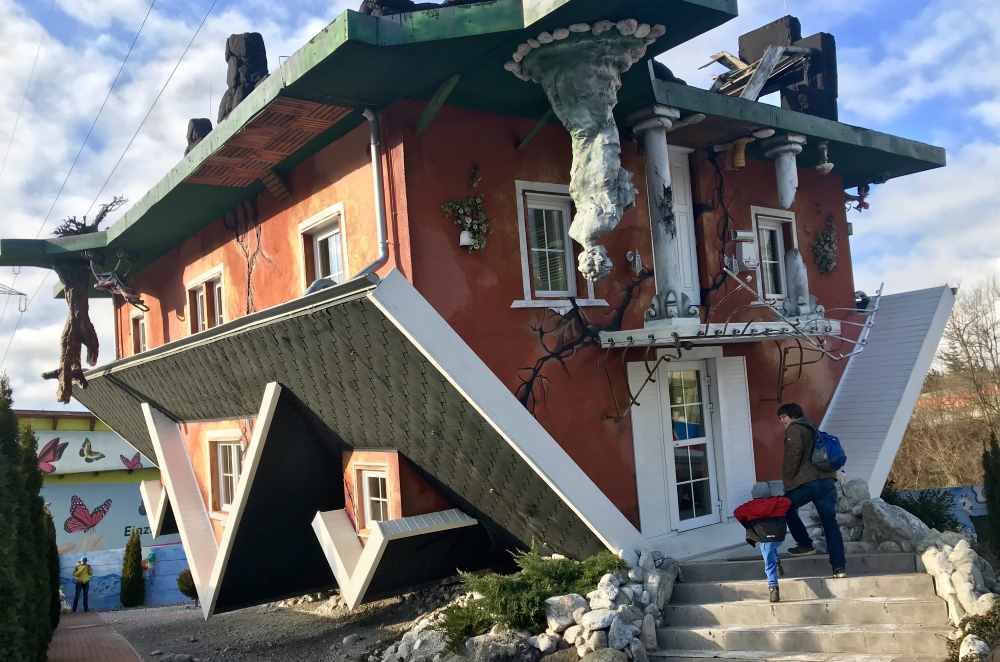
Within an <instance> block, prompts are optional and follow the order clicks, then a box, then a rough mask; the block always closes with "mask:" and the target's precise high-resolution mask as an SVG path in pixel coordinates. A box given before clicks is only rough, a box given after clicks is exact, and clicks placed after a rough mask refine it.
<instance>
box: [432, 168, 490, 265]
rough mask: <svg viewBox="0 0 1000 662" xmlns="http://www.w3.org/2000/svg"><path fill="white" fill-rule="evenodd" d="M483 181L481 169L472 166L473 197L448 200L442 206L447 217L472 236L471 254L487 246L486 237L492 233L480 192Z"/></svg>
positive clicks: (470, 180) (471, 183) (470, 183)
mask: <svg viewBox="0 0 1000 662" xmlns="http://www.w3.org/2000/svg"><path fill="white" fill-rule="evenodd" d="M482 180H483V178H482V175H481V174H480V173H479V167H478V166H472V172H471V173H470V174H469V188H470V189H471V190H472V195H469V196H466V197H464V198H457V199H455V200H448V201H446V202H445V203H444V204H442V205H441V211H442V212H443V213H444V215H445V217H447V218H448V219H449V220H451V221H452V222H453V223H454V224H455V225H457V226H458V227H460V228H461V229H462V231H463V232H468V233H469V234H470V235H471V243H470V244H469V245H468V246H466V248H467V249H468V250H469V252H470V253H474V252H475V251H480V250H482V249H483V248H484V247H485V246H486V235H487V234H489V231H490V218H489V215H488V214H487V213H486V207H485V205H484V204H483V195H482V193H480V192H479V185H480V184H481V183H482Z"/></svg>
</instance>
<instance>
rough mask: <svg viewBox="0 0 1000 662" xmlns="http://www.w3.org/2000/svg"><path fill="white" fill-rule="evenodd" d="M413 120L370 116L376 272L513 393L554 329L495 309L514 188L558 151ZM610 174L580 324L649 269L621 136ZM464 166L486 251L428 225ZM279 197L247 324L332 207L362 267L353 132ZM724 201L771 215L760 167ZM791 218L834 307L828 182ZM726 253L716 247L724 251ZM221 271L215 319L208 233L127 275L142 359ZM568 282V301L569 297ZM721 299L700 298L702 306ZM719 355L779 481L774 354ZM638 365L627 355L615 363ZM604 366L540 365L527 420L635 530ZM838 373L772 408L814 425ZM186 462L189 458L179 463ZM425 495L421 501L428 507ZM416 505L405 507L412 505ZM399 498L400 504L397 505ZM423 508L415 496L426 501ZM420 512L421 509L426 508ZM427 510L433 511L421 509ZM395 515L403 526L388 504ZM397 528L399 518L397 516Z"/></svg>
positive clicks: (627, 143) (831, 370) (359, 133)
mask: <svg viewBox="0 0 1000 662" xmlns="http://www.w3.org/2000/svg"><path fill="white" fill-rule="evenodd" d="M422 109H423V107H422V105H420V104H417V103H409V102H407V103H400V104H397V105H395V106H393V107H391V108H389V109H387V110H386V111H384V112H383V113H382V118H381V119H382V126H383V130H382V137H383V140H384V143H385V145H384V157H383V173H384V176H385V183H386V208H387V214H388V224H389V241H390V262H389V264H388V265H387V266H386V267H385V268H383V269H382V270H381V273H385V272H386V271H388V270H389V269H391V268H399V269H400V270H401V272H402V273H403V274H404V275H405V276H406V277H408V278H410V280H411V281H412V282H413V283H414V285H415V286H416V287H417V289H418V290H419V291H420V292H421V293H422V294H423V296H425V297H426V298H427V299H428V301H430V303H431V304H432V305H433V306H434V307H435V308H436V309H437V310H438V311H439V312H440V313H441V315H442V316H443V317H444V318H445V319H446V320H447V321H448V322H449V324H451V325H452V326H453V327H454V328H455V329H456V330H457V331H458V332H459V334H460V335H462V337H463V338H465V340H466V342H467V343H468V344H469V345H470V347H471V348H472V349H473V350H474V351H475V352H476V353H477V354H478V355H479V357H480V358H482V360H483V361H484V362H486V364H487V365H489V366H490V368H491V369H492V370H493V371H494V372H495V373H496V374H497V375H498V376H499V378H500V379H501V380H502V381H503V382H504V383H505V384H506V385H507V386H508V388H510V389H511V390H512V391H515V390H516V389H517V387H518V385H519V383H520V378H521V376H522V375H524V374H525V373H524V372H523V370H524V369H525V368H529V367H530V366H532V364H533V363H534V362H535V361H536V360H537V358H538V357H539V356H540V355H541V353H542V348H541V346H540V344H539V339H538V334H537V331H536V329H537V328H538V326H539V325H540V324H551V323H553V321H554V318H553V317H552V316H551V314H550V313H549V312H548V311H546V310H544V309H511V303H512V301H514V300H516V299H521V298H522V296H523V286H522V275H521V256H520V249H519V239H518V229H517V214H516V194H515V180H526V181H534V182H547V183H555V184H568V183H569V171H570V163H571V154H570V146H569V138H568V135H567V134H566V132H565V130H564V129H563V128H562V127H560V126H559V125H549V126H546V127H545V128H544V129H542V131H541V132H540V133H539V134H538V135H537V136H536V137H535V138H534V140H533V141H532V142H531V143H530V144H529V145H528V146H527V148H526V149H523V150H517V149H516V146H517V144H518V142H519V141H520V140H521V139H522V138H523V137H524V136H525V135H526V134H527V133H528V132H529V131H530V130H531V129H532V127H533V126H534V122H533V121H531V120H526V119H520V118H509V117H500V116H496V115H491V114H488V113H479V112H472V111H467V110H460V109H456V108H451V107H446V108H444V109H442V111H441V113H440V114H439V115H438V117H437V118H436V119H435V121H434V122H433V124H431V126H430V128H429V130H427V131H426V132H424V133H423V134H421V135H420V136H417V135H416V133H415V129H414V127H415V126H416V123H417V118H418V117H419V114H420V112H421V111H422ZM623 161H624V164H625V166H626V167H627V168H628V169H629V170H630V171H631V172H632V173H633V176H634V180H635V182H636V183H637V185H638V189H639V196H638V200H637V204H636V206H635V208H633V209H632V210H630V211H628V212H627V213H626V214H625V217H624V219H623V221H622V223H621V225H620V226H619V227H618V229H617V230H616V231H615V232H614V233H612V234H611V235H610V236H609V237H608V238H607V240H606V242H605V243H606V245H607V248H608V251H609V254H610V256H611V258H612V259H613V260H614V261H615V269H614V271H613V273H612V274H611V276H610V277H609V278H607V279H605V280H603V281H601V282H600V283H599V284H598V285H597V290H596V296H597V297H598V298H604V299H606V300H608V302H609V303H610V304H611V307H610V308H588V309H586V310H585V314H586V315H587V316H588V318H590V319H591V320H592V321H594V322H595V323H598V324H601V323H605V322H607V320H608V319H609V317H610V315H611V313H612V310H613V307H614V306H616V305H617V304H618V302H619V301H620V300H621V299H622V297H623V294H624V292H625V289H626V287H627V286H628V284H629V282H630V281H631V279H632V274H631V271H630V270H629V269H628V267H627V265H626V262H625V253H626V252H627V251H628V250H634V249H637V250H639V251H640V253H641V255H642V258H643V262H644V263H645V264H646V265H650V264H652V259H651V250H650V233H649V222H648V215H647V211H646V209H647V201H646V195H645V182H644V175H643V157H642V155H641V153H640V152H639V148H638V146H637V145H636V144H635V143H634V142H633V141H631V139H630V138H629V136H623ZM474 164H475V165H478V167H479V169H480V172H481V175H482V184H481V188H480V192H481V193H482V195H483V196H484V200H485V206H486V209H487V210H488V213H489V215H490V217H491V219H492V227H491V232H490V235H489V237H488V241H487V245H486V248H485V249H484V250H483V251H481V252H478V253H474V254H470V253H468V252H466V251H465V250H464V249H461V248H459V246H458V234H459V230H458V228H457V227H456V226H455V225H454V224H452V223H451V221H450V220H448V219H446V218H445V217H444V216H443V215H442V213H441V210H440V208H441V204H442V203H443V202H445V201H446V200H449V199H454V198H459V197H464V196H466V195H468V194H469V193H470V191H469V189H468V177H469V173H470V170H471V168H472V166H473V165H474ZM691 166H692V186H693V193H694V202H695V209H696V215H695V224H696V232H697V235H698V239H699V252H698V259H699V264H700V268H701V270H702V278H703V285H705V284H707V283H708V282H709V281H710V279H711V276H712V275H714V274H715V273H717V271H718V254H719V250H720V245H719V239H718V236H719V223H720V218H721V215H722V212H721V205H720V204H719V202H718V200H717V199H716V191H717V181H716V174H715V171H714V168H713V167H712V165H711V163H709V162H708V161H707V156H706V152H704V151H699V152H696V153H694V154H692V156H691ZM289 184H290V188H291V189H292V192H293V197H292V199H291V200H290V201H286V202H282V203H279V202H278V201H276V200H274V199H272V198H271V197H270V196H269V194H267V193H262V194H261V195H260V196H259V197H258V208H259V210H260V215H261V218H262V219H264V220H263V222H262V224H261V241H262V243H263V246H264V249H265V255H266V256H267V259H266V260H264V259H262V260H260V261H259V262H258V266H257V270H256V271H255V273H254V279H253V284H254V296H255V300H256V308H257V309H258V310H260V309H263V308H266V307H268V306H272V305H275V304H278V303H280V302H282V301H286V300H288V299H291V298H294V297H296V296H299V295H300V294H301V292H302V288H303V280H304V279H303V273H302V255H301V249H300V247H299V245H300V244H299V242H300V238H299V235H298V225H299V223H301V222H302V221H303V220H305V219H307V218H309V217H310V216H311V215H313V214H315V213H316V212H318V211H320V210H322V209H324V208H326V207H328V206H330V205H332V204H335V203H343V204H344V206H345V222H346V226H347V229H346V233H347V240H348V244H349V253H348V254H349V257H348V260H349V264H350V267H351V270H352V272H353V271H356V270H357V269H358V268H359V266H360V265H362V264H365V263H367V262H368V261H369V260H370V259H371V258H373V257H374V255H375V254H376V248H377V247H376V246H375V241H374V213H375V212H374V204H373V195H372V184H371V171H370V167H369V152H368V136H367V128H366V127H359V128H358V129H357V130H355V131H354V132H352V133H351V134H349V135H348V136H345V137H344V138H342V139H340V140H338V141H337V142H336V143H334V144H332V145H330V146H328V147H327V148H325V149H324V150H322V151H321V152H319V153H318V154H316V155H315V156H313V157H311V158H310V159H307V160H306V161H305V162H303V163H302V164H301V165H300V166H299V167H298V168H297V169H296V170H295V171H294V172H293V173H292V174H291V176H290V177H289ZM724 189H725V199H726V203H727V206H728V208H729V211H730V213H731V215H732V217H733V226H734V228H743V229H749V228H750V226H751V221H750V206H751V205H757V206H762V207H776V206H777V201H776V197H777V194H776V184H775V179H774V170H773V165H772V164H771V163H770V162H768V161H751V162H750V163H749V165H748V166H747V168H746V169H745V170H743V171H740V172H733V173H726V174H725V186H724ZM792 211H794V212H795V213H796V229H797V233H798V240H799V247H800V249H801V251H802V254H803V256H804V258H805V262H806V265H807V268H808V271H809V282H810V289H811V291H812V292H813V293H814V294H816V295H817V296H818V298H819V300H820V303H822V304H823V305H825V306H827V307H828V308H834V307H841V306H849V305H850V304H851V303H852V301H853V290H854V286H853V277H852V273H851V267H850V249H849V246H848V242H847V225H846V219H845V216H844V208H843V195H842V188H841V182H840V180H839V179H838V178H837V176H836V175H835V174H833V175H830V176H828V177H821V176H819V175H818V174H817V173H815V172H813V171H805V170H803V171H800V188H799V193H798V196H797V199H796V203H795V206H794V207H793V209H792ZM828 216H830V217H832V218H833V221H834V227H835V229H836V232H837V235H838V239H839V246H840V260H839V262H840V266H839V268H838V269H837V271H835V272H834V273H832V274H819V273H818V271H817V270H816V268H815V265H814V263H813V257H812V251H811V247H812V243H813V240H814V238H815V236H816V235H817V234H818V233H819V232H821V231H822V230H823V229H824V227H825V224H826V219H827V217H828ZM731 247H732V245H730V248H731ZM220 263H221V264H223V265H224V269H225V272H226V284H227V290H228V292H227V299H226V316H227V319H232V318H233V317H236V316H238V315H240V314H243V313H244V312H245V301H246V284H245V277H246V263H245V261H244V260H243V256H242V254H241V253H240V251H239V249H238V248H237V247H236V245H235V244H234V243H233V241H232V238H231V235H230V234H228V233H227V231H226V230H225V228H224V227H223V226H222V222H221V221H218V222H216V223H215V224H213V225H212V226H211V227H209V228H207V229H206V230H204V231H203V232H202V233H200V234H199V235H198V236H196V237H194V238H192V239H190V240H188V241H186V242H184V244H182V245H181V246H179V247H178V248H176V249H175V250H173V251H171V253H169V254H167V255H165V256H163V257H162V258H161V259H160V260H158V261H157V262H156V263H154V265H153V266H152V267H150V268H149V269H147V270H146V271H145V272H143V273H142V274H140V275H139V277H138V278H137V279H136V280H135V281H134V284H135V285H136V286H137V287H138V288H139V289H140V291H141V292H142V294H143V297H144V298H145V299H146V301H147V303H149V305H150V313H149V315H150V322H149V324H148V328H149V345H150V347H154V346H156V345H158V344H161V343H162V342H164V341H167V340H170V339H176V338H179V337H183V336H185V335H187V333H188V322H187V319H186V311H185V306H186V294H185V288H184V283H186V282H188V281H189V280H190V279H192V278H194V277H196V276H197V275H198V274H200V273H202V272H204V271H207V270H208V269H210V268H212V267H214V266H215V265H217V264H220ZM584 286H585V284H584V283H583V281H582V280H579V281H578V289H580V290H581V291H585V289H584ZM653 291H654V285H653V282H652V280H647V281H645V282H644V283H643V284H642V286H641V287H640V288H639V289H638V290H637V291H636V296H635V300H634V301H633V302H632V304H631V306H630V307H629V308H628V309H627V314H626V315H625V321H624V328H639V327H641V326H642V313H643V311H644V310H645V309H646V307H647V305H648V303H649V301H650V298H651V296H652V294H653ZM726 291H727V288H726V287H724V288H722V289H721V290H719V291H717V292H715V293H713V294H712V295H711V299H710V301H711V302H712V303H715V302H717V301H718V300H719V299H720V298H721V297H723V296H724V295H725V293H726ZM747 300H748V296H746V295H742V294H738V295H736V296H734V297H732V298H731V299H730V300H729V304H728V305H727V306H718V307H716V308H715V309H714V310H713V312H712V320H713V321H716V320H721V319H724V318H725V315H726V314H728V311H730V310H731V309H732V307H734V306H737V307H738V306H740V305H742V304H743V303H745V302H746V301H747ZM117 316H118V320H117V321H118V323H119V325H120V331H119V336H120V341H119V348H118V350H119V354H126V355H127V354H129V353H131V338H130V333H129V331H128V323H129V320H128V316H129V313H128V311H127V310H124V309H120V310H118V312H117ZM725 352H726V353H727V354H729V355H735V354H741V355H743V356H745V357H746V358H747V363H748V371H749V376H750V397H751V410H752V416H753V434H754V442H755V451H756V456H757V457H756V459H757V470H758V475H759V477H760V478H775V477H777V476H778V473H779V469H780V448H781V434H780V428H779V427H778V425H777V420H776V418H775V416H774V409H775V408H776V406H777V404H778V403H777V401H776V400H774V398H776V396H777V378H778V375H777V371H778V357H779V353H778V349H777V348H776V347H775V343H773V342H770V341H768V342H760V343H754V344H748V345H733V346H727V347H726V349H725ZM628 358H629V359H630V360H638V359H640V358H641V355H640V354H638V353H634V354H633V355H632V356H629V357H628ZM622 359H623V357H622V356H621V354H620V353H619V352H612V353H607V352H604V351H602V350H600V349H598V348H596V347H593V346H591V347H584V348H582V349H580V350H579V351H577V352H576V353H575V354H574V355H572V356H571V357H568V359H567V361H566V363H565V369H564V368H563V367H561V366H559V365H558V364H554V363H553V364H550V365H549V366H548V367H547V368H546V370H545V381H544V388H543V390H542V391H541V392H540V393H539V398H538V402H537V403H536V406H535V409H534V411H535V414H536V416H537V417H538V419H539V420H540V421H541V423H542V424H543V425H544V426H545V427H546V429H547V430H548V431H549V432H550V433H551V434H552V436H553V437H554V438H555V439H556V440H557V442H558V443H559V444H560V445H561V446H562V447H563V448H564V449H566V451H567V452H568V453H569V454H570V455H571V456H572V457H573V458H574V459H575V460H576V461H577V462H578V463H579V464H580V466H581V467H582V468H583V469H584V470H585V471H586V472H587V473H588V475H590V476H591V478H592V479H593V480H594V481H595V483H596V484H597V485H598V486H599V487H600V488H601V489H602V490H603V491H604V493H605V494H607V496H608V497H609V498H610V499H611V500H612V501H613V502H614V503H615V504H616V505H617V506H618V507H619V508H620V509H621V510H622V512H623V513H624V514H625V515H626V516H627V517H629V518H630V519H631V520H632V521H633V522H634V523H636V524H638V521H639V517H638V499H637V495H636V487H635V467H634V460H633V447H632V430H631V423H630V420H629V418H628V416H621V414H622V413H623V412H621V410H620V409H619V408H620V407H622V406H623V405H624V404H625V403H627V400H628V395H629V393H628V387H627V384H626V381H625V376H624V369H623V361H622ZM842 368H843V365H842V364H836V363H831V362H830V361H828V360H824V361H822V362H820V363H818V364H816V365H813V366H811V367H808V368H806V370H805V372H804V375H803V378H802V379H801V380H800V381H799V382H798V383H796V384H793V385H789V386H788V387H787V388H786V389H785V399H786V400H797V401H799V402H800V403H802V404H803V405H804V406H805V407H806V409H807V411H808V412H809V414H810V415H811V416H813V417H814V418H816V419H820V418H821V417H822V414H823V410H824V409H825V407H826V404H827V403H828V401H829V399H830V397H831V396H832V393H833V390H834V387H835V385H836V381H837V379H839V375H840V372H841V370H842ZM196 452H198V451H197V449H192V453H196ZM404 474H405V472H404V471H403V470H402V468H401V469H400V479H401V483H405V485H402V486H401V490H402V491H403V492H404V493H405V492H406V490H408V489H411V488H412V489H414V490H416V492H417V493H421V490H420V489H417V488H419V487H420V483H419V481H418V480H416V479H415V478H414V479H413V480H410V479H408V478H407V477H406V475H404ZM432 496H433V495H432ZM424 497H427V495H426V494H423V495H421V494H417V495H415V496H413V497H412V498H414V499H415V500H416V501H417V502H422V499H424ZM404 498H409V497H406V496H405V494H404ZM428 498H430V497H428ZM435 498H436V497H435ZM431 501H434V499H433V498H432V499H431ZM401 508H402V509H403V510H406V511H409V508H408V507H407V505H406V504H405V503H404V504H402V506H401ZM407 514H412V513H410V512H407Z"/></svg>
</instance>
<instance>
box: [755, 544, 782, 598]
mask: <svg viewBox="0 0 1000 662" xmlns="http://www.w3.org/2000/svg"><path fill="white" fill-rule="evenodd" d="M759 546H760V555H761V556H763V557H764V574H766V575H767V585H768V586H770V587H771V588H774V587H775V586H777V585H778V547H780V546H781V543H780V542H762V543H759Z"/></svg>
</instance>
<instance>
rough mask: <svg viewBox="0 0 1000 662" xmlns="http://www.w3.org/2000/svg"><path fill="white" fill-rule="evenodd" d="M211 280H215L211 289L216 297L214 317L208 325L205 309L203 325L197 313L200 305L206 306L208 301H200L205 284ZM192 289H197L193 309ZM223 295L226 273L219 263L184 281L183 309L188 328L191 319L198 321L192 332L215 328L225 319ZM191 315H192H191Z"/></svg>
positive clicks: (202, 298)
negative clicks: (210, 324) (193, 307)
mask: <svg viewBox="0 0 1000 662" xmlns="http://www.w3.org/2000/svg"><path fill="white" fill-rule="evenodd" d="M212 281H216V285H215V286H214V288H213V291H212V294H213V296H215V297H216V301H215V319H214V320H213V321H212V326H211V327H209V326H208V312H207V310H206V311H205V319H204V322H205V324H204V325H202V319H201V315H200V314H199V313H200V309H201V307H202V306H205V307H206V308H207V305H208V302H207V301H204V303H202V301H203V300H204V296H205V291H206V287H207V284H208V283H210V282H212ZM192 290H198V291H197V292H196V293H195V302H196V307H195V309H194V310H192V309H191V291H192ZM220 295H221V296H220ZM225 296H226V274H225V269H223V267H222V265H221V264H220V265H218V266H215V267H212V268H211V269H209V270H208V271H206V272H204V273H202V274H199V275H198V276H196V277H195V278H192V279H191V280H189V281H188V282H186V283H184V309H185V313H186V315H187V316H188V317H187V319H188V328H189V329H190V328H191V321H192V320H197V322H198V323H197V324H196V325H195V328H196V329H197V330H196V331H194V333H201V332H203V331H207V330H208V329H210V328H215V327H216V326H218V325H219V324H221V323H223V322H224V321H225V318H226V315H225V310H226V301H225ZM192 316H194V317H192Z"/></svg>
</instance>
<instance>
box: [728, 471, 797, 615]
mask: <svg viewBox="0 0 1000 662" xmlns="http://www.w3.org/2000/svg"><path fill="white" fill-rule="evenodd" d="M751 496H753V500H752V501H747V502H746V503H745V504H743V505H742V506H740V507H739V508H737V509H736V512H735V513H733V514H734V515H735V516H736V519H737V520H739V522H740V524H742V525H743V527H744V528H745V529H746V530H747V543H748V544H749V545H750V546H754V545H758V544H759V545H760V554H761V556H763V557H764V574H765V575H767V587H768V589H769V592H770V597H771V602H781V593H780V592H779V591H778V548H779V547H780V546H781V543H782V541H784V539H785V533H786V532H787V531H788V528H787V525H786V524H785V514H786V513H787V512H788V509H789V508H791V507H792V502H791V500H789V499H788V498H787V497H783V496H778V497H772V496H771V489H770V487H768V484H767V483H757V484H755V485H754V486H753V491H752V492H751Z"/></svg>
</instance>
